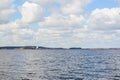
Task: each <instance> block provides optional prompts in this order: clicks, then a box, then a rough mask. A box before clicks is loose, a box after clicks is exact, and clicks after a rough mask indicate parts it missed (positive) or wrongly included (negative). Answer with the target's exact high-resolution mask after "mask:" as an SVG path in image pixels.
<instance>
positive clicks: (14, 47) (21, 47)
mask: <svg viewBox="0 0 120 80" xmlns="http://www.w3.org/2000/svg"><path fill="white" fill-rule="evenodd" d="M0 49H10V50H12V49H33V50H37V49H38V50H39V49H51V50H52V49H59V50H62V49H70V50H77V49H82V50H120V48H81V47H71V48H52V47H42V46H4V47H0Z"/></svg>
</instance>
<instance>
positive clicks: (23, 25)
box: [0, 0, 120, 48]
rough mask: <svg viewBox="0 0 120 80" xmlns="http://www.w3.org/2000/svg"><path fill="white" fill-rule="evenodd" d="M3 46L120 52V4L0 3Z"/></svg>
mask: <svg viewBox="0 0 120 80" xmlns="http://www.w3.org/2000/svg"><path fill="white" fill-rule="evenodd" d="M0 46H45V47H65V48H69V47H83V48H120V0H0Z"/></svg>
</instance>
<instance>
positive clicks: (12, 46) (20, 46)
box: [0, 46, 67, 49]
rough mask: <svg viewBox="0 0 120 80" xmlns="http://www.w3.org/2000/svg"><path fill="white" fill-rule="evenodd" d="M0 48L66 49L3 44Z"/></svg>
mask: <svg viewBox="0 0 120 80" xmlns="http://www.w3.org/2000/svg"><path fill="white" fill-rule="evenodd" d="M0 49H67V48H50V47H42V46H4V47H0Z"/></svg>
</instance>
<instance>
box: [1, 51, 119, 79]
mask: <svg viewBox="0 0 120 80" xmlns="http://www.w3.org/2000/svg"><path fill="white" fill-rule="evenodd" d="M0 80H120V50H79V49H78V50H49V49H48V50H47V49H46V50H0Z"/></svg>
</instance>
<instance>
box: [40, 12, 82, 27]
mask: <svg viewBox="0 0 120 80" xmlns="http://www.w3.org/2000/svg"><path fill="white" fill-rule="evenodd" d="M83 22H84V17H83V16H81V15H80V16H76V15H69V16H61V15H57V14H53V15H51V16H48V17H46V18H45V21H43V22H40V23H39V25H40V26H41V27H48V28H57V29H71V28H72V29H73V28H76V27H77V28H78V27H79V28H80V27H82V24H83Z"/></svg>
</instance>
